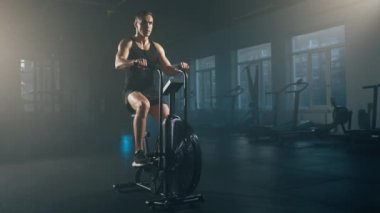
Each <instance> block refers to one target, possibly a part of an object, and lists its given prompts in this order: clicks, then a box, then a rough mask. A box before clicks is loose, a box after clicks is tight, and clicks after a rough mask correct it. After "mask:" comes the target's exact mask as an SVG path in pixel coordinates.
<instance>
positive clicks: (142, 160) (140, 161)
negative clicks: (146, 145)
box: [132, 150, 148, 167]
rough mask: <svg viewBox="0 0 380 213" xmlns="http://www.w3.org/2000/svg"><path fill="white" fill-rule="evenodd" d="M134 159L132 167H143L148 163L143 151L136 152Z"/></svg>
mask: <svg viewBox="0 0 380 213" xmlns="http://www.w3.org/2000/svg"><path fill="white" fill-rule="evenodd" d="M133 159H134V160H133V163H132V167H141V166H145V165H146V164H147V163H148V160H147V158H146V157H145V154H144V151H143V150H138V151H136V152H135V155H134V157H133Z"/></svg>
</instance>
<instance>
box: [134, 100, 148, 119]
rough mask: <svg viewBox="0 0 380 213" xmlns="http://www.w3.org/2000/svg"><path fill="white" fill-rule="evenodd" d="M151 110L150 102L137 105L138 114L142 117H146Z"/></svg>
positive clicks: (146, 101) (145, 101)
mask: <svg viewBox="0 0 380 213" xmlns="http://www.w3.org/2000/svg"><path fill="white" fill-rule="evenodd" d="M149 109H150V103H149V101H148V100H142V101H140V102H139V103H138V105H137V110H136V113H137V114H139V115H140V116H146V115H147V114H148V112H149Z"/></svg>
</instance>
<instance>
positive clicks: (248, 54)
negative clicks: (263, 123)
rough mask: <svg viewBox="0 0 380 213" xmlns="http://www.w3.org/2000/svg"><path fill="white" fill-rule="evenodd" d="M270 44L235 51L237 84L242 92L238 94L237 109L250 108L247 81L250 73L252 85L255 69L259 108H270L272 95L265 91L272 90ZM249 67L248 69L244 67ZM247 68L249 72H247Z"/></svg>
mask: <svg viewBox="0 0 380 213" xmlns="http://www.w3.org/2000/svg"><path fill="white" fill-rule="evenodd" d="M271 56H272V52H271V44H270V43H265V44H261V45H256V46H251V47H247V48H243V49H239V50H238V51H237V71H238V72H237V86H240V87H242V88H243V90H244V91H243V93H242V94H240V95H239V96H238V103H237V107H238V109H243V110H248V109H250V103H251V102H252V101H253V100H251V98H250V97H251V95H250V87H249V83H248V79H249V76H248V74H250V76H251V79H252V82H251V83H252V85H253V84H254V82H255V77H256V71H258V81H257V82H258V93H259V97H258V98H259V100H258V101H259V108H260V109H268V110H270V109H271V108H272V97H271V96H270V95H266V92H270V91H272V63H271ZM247 67H249V69H246V68H247ZM247 70H249V73H248V72H247Z"/></svg>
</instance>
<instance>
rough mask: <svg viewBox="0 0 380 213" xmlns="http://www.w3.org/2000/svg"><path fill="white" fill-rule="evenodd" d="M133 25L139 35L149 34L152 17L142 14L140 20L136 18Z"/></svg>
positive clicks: (151, 26) (151, 28) (151, 27)
mask: <svg viewBox="0 0 380 213" xmlns="http://www.w3.org/2000/svg"><path fill="white" fill-rule="evenodd" d="M135 27H136V29H137V32H138V33H139V34H140V35H142V36H147V37H148V36H150V34H151V33H152V30H153V17H152V16H151V15H147V16H144V17H143V18H142V20H137V22H136V24H135Z"/></svg>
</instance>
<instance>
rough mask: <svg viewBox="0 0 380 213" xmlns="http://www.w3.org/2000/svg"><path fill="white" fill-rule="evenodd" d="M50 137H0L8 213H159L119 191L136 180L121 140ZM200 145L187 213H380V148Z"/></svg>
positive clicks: (91, 132)
mask: <svg viewBox="0 0 380 213" xmlns="http://www.w3.org/2000/svg"><path fill="white" fill-rule="evenodd" d="M41 132H43V133H41V134H34V133H33V132H32V131H25V132H24V133H23V134H17V133H15V132H10V131H8V132H2V133H1V134H0V137H1V138H0V139H1V144H0V148H1V149H0V160H1V161H0V174H1V175H0V212H1V213H25V212H36V213H45V212H46V213H52V212H54V213H59V212H65V213H67V212H70V213H77V212H78V213H79V212H80V213H85V212H91V213H97V212H99V213H100V212H107V213H109V212H115V213H116V212H151V210H150V209H149V208H147V207H146V206H145V204H144V202H145V200H146V199H151V198H152V196H151V195H150V194H149V193H148V192H145V191H135V192H131V193H117V192H115V191H114V190H113V189H112V187H111V186H112V184H114V183H118V182H126V181H128V180H133V171H134V169H133V168H131V167H130V163H131V161H132V157H131V153H130V152H129V153H128V152H125V150H124V152H123V147H122V146H123V145H122V144H121V143H122V142H121V141H120V137H119V136H120V134H118V133H115V132H107V133H105V132H104V131H102V130H101V129H86V130H81V131H78V129H76V128H72V129H71V130H67V131H60V132H55V131H50V130H48V129H45V131H41ZM200 139H201V144H202V150H203V173H202V177H201V182H200V184H199V186H198V189H197V193H202V194H203V195H204V197H205V202H204V203H203V204H201V205H199V206H196V207H195V208H193V209H179V210H178V212H255V213H260V212H266V213H267V212H276V213H280V212H292V213H294V212H302V213H305V212H308V213H310V212H344V213H347V212H380V193H379V191H380V182H379V180H380V172H379V165H380V155H379V153H380V144H376V143H364V142H347V141H342V140H339V139H312V140H295V141H277V142H271V141H253V140H251V139H249V138H246V137H244V136H242V135H232V134H225V135H220V134H219V135H217V136H216V135H208V134H205V133H201V134H200ZM124 146H125V144H124ZM124 148H125V147H124Z"/></svg>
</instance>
